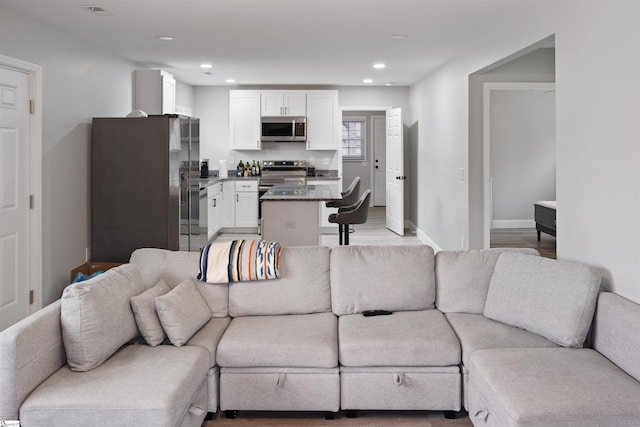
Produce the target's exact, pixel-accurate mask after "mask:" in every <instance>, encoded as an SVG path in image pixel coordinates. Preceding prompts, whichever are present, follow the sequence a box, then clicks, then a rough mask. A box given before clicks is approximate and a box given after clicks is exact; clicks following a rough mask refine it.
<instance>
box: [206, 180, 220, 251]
mask: <svg viewBox="0 0 640 427" xmlns="http://www.w3.org/2000/svg"><path fill="white" fill-rule="evenodd" d="M222 186H223V184H222V183H218V184H213V185H210V186H209V187H208V188H207V238H208V239H211V238H212V237H213V236H215V235H216V233H218V232H219V231H220V229H222Z"/></svg>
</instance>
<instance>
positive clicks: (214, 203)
mask: <svg viewBox="0 0 640 427" xmlns="http://www.w3.org/2000/svg"><path fill="white" fill-rule="evenodd" d="M217 205H218V200H217V199H213V207H214V208H215V207H217Z"/></svg>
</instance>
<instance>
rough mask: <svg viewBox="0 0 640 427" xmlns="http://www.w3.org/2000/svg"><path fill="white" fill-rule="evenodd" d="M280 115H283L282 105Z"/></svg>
mask: <svg viewBox="0 0 640 427" xmlns="http://www.w3.org/2000/svg"><path fill="white" fill-rule="evenodd" d="M280 115H282V107H280Z"/></svg>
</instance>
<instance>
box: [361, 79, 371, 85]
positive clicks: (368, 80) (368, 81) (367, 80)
mask: <svg viewBox="0 0 640 427" xmlns="http://www.w3.org/2000/svg"><path fill="white" fill-rule="evenodd" d="M362 83H367V84H369V83H373V80H371V79H364V80H363V81H362Z"/></svg>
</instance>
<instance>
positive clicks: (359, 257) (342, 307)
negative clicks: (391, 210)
mask: <svg viewBox="0 0 640 427" xmlns="http://www.w3.org/2000/svg"><path fill="white" fill-rule="evenodd" d="M434 301H435V275H434V254H433V249H432V248H431V247H430V246H422V245H420V246H340V247H337V248H333V249H332V250H331V302H332V309H333V312H334V313H335V314H337V315H339V316H342V315H345V314H356V313H361V312H362V311H364V310H391V311H410V310H425V309H429V308H433V304H434Z"/></svg>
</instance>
